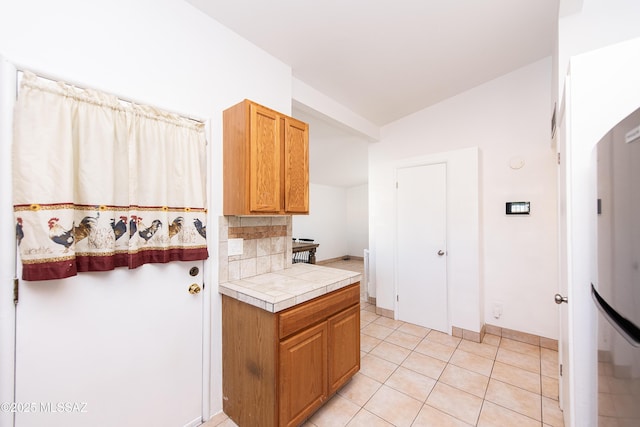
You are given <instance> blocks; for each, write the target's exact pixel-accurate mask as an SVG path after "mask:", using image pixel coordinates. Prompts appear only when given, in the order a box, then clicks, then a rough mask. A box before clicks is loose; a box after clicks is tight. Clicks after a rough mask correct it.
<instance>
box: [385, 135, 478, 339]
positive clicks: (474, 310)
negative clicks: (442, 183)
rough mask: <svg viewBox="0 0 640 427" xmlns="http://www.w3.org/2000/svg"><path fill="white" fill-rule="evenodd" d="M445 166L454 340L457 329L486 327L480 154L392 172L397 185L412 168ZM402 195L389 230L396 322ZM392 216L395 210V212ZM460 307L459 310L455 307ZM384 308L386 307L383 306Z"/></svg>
mask: <svg viewBox="0 0 640 427" xmlns="http://www.w3.org/2000/svg"><path fill="white" fill-rule="evenodd" d="M435 163H445V164H446V167H447V174H446V180H447V192H446V195H447V202H446V206H447V230H446V236H447V238H446V245H447V270H446V274H447V312H448V317H449V329H450V330H449V331H448V333H449V335H451V334H452V332H453V331H452V330H451V328H452V326H456V327H460V328H463V329H467V330H470V331H478V332H479V331H480V329H481V328H482V325H483V324H484V318H483V307H482V306H481V304H482V297H481V291H482V288H483V281H484V280H483V276H482V266H481V263H480V261H481V256H480V253H481V246H482V233H481V230H480V225H481V224H480V218H481V216H480V211H481V204H480V188H481V187H480V182H481V179H482V177H481V173H480V150H479V148H478V147H476V146H471V147H466V148H460V149H457V150H452V151H446V152H439V153H433V154H428V155H424V156H417V157H412V158H408V159H402V160H399V161H396V162H394V163H393V165H392V166H391V168H392V170H390V171H389V172H390V173H389V175H391V174H392V173H393V182H389V185H390V186H391V185H393V186H394V188H395V183H396V182H397V169H399V168H406V167H412V166H422V165H425V166H428V165H431V164H435ZM396 198H397V194H396V193H394V195H393V199H392V200H390V203H393V204H394V209H393V211H392V212H393V213H392V215H391V218H392V220H391V223H390V224H389V225H388V230H389V237H390V240H391V236H393V237H392V242H393V272H392V274H393V276H392V277H393V292H394V293H393V299H394V301H393V302H392V303H391V302H389V305H388V306H387V307H393V313H390V314H391V316H390V317H393V318H394V319H396V320H397V314H398V308H397V298H396V297H395V295H397V294H398V274H397V271H398V250H397V247H398V236H397V233H396V230H397V222H398V217H397V209H396V208H397V200H396ZM390 213H391V209H390ZM454 301H455V304H454ZM383 306H384V303H383Z"/></svg>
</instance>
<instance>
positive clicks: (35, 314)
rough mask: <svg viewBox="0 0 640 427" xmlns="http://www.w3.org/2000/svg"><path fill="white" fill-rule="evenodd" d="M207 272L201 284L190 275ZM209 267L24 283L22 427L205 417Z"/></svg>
mask: <svg viewBox="0 0 640 427" xmlns="http://www.w3.org/2000/svg"><path fill="white" fill-rule="evenodd" d="M192 267H198V269H199V273H198V274H197V275H196V276H191V275H190V269H191V268H192ZM202 267H203V262H202V261H197V262H173V263H169V264H148V265H144V266H142V267H139V268H137V269H134V270H128V269H126V268H120V269H116V270H114V271H111V272H100V273H80V275H79V276H77V277H73V278H69V279H64V280H55V281H46V282H21V284H20V301H19V303H18V306H17V318H16V382H15V386H16V402H18V403H19V404H28V405H30V407H29V408H27V410H24V411H19V412H18V413H16V417H15V426H16V427H30V426H34V427H35V426H39V427H40V426H48V427H56V426H60V427H72V426H78V427H80V426H82V427H86V426H105V427H107V426H108V427H113V426H136V425H137V426H167V427H176V426H185V425H191V426H193V425H198V424H200V422H201V419H202V379H203V377H202V354H203V353H202V325H203V323H202V318H203V297H202V294H203V293H202V292H200V293H199V294H190V293H189V291H188V289H189V286H190V285H191V284H192V283H197V284H199V286H200V287H202V270H203V268H202Z"/></svg>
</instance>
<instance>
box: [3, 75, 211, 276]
mask: <svg viewBox="0 0 640 427" xmlns="http://www.w3.org/2000/svg"><path fill="white" fill-rule="evenodd" d="M13 168H14V169H13V197H14V213H15V220H16V238H17V241H18V244H19V249H20V257H21V260H22V264H23V279H25V280H47V279H59V278H64V277H69V276H73V275H76V274H77V272H80V271H105V270H111V269H114V268H115V267H123V266H127V267H129V268H135V267H138V266H140V265H142V264H145V263H151V262H169V261H176V260H181V261H193V260H200V259H205V258H207V256H208V253H207V246H206V140H205V136H204V125H203V124H202V123H198V122H195V121H192V120H189V119H186V118H182V117H179V116H177V115H175V114H171V113H167V112H163V111H159V110H157V109H155V108H152V107H146V106H139V105H135V104H131V103H124V102H121V101H119V100H118V99H117V98H116V97H114V96H112V95H108V94H105V93H100V92H97V91H93V90H87V89H79V88H76V87H73V86H70V85H67V84H64V83H55V82H52V81H49V80H45V79H41V78H39V77H37V76H35V75H34V74H32V73H29V72H25V73H24V76H23V79H22V82H21V85H20V91H19V95H18V100H17V102H16V106H15V112H14V142H13Z"/></svg>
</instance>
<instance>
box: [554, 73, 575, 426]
mask: <svg viewBox="0 0 640 427" xmlns="http://www.w3.org/2000/svg"><path fill="white" fill-rule="evenodd" d="M569 83H570V80H569V76H567V77H566V80H565V94H564V100H565V104H564V108H561V109H560V112H559V114H558V116H559V117H558V127H557V132H558V147H559V150H558V152H559V153H560V154H559V155H560V162H559V166H558V187H559V188H558V231H559V256H560V260H559V267H560V268H559V280H558V281H559V286H558V293H559V294H560V295H561V296H563V297H568V293H569V289H568V285H569V279H570V278H569V275H570V267H569V251H570V247H569V245H570V243H571V239H570V232H569V229H568V227H569V225H568V224H569V223H568V215H569V213H568V212H567V209H568V206H569V201H568V197H570V194H569V193H568V191H567V189H568V181H567V176H568V171H569V166H570V165H569V161H570V158H569V156H568V155H567V133H568V120H569V118H568V117H567V115H568V114H569V108H568V105H567V103H568V102H569V90H570V84H569ZM549 298H552V296H551V295H549ZM569 301H571V299H569ZM570 303H571V302H569V304H570ZM558 310H559V320H560V330H559V339H558V358H559V359H560V360H559V363H560V366H561V367H559V374H560V376H559V379H560V381H559V383H558V388H559V390H558V391H559V397H560V402H559V403H560V408H562V409H563V416H564V423H565V425H566V426H570V425H572V424H571V414H572V412H571V401H570V398H571V381H570V380H571V365H570V363H569V362H570V358H569V351H570V341H569V340H570V339H571V334H569V323H570V319H569V306H568V305H567V304H564V303H563V304H560V306H559V307H558Z"/></svg>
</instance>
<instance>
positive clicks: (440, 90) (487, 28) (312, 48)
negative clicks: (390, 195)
mask: <svg viewBox="0 0 640 427" xmlns="http://www.w3.org/2000/svg"><path fill="white" fill-rule="evenodd" d="M187 1H188V2H189V3H191V4H192V5H194V6H195V7H197V8H198V9H200V10H202V11H203V12H204V13H206V14H207V15H209V16H211V17H212V18H214V19H215V20H216V21H218V22H220V23H221V24H223V25H224V26H226V27H228V28H230V29H231V30H233V31H235V32H236V33H238V34H239V35H240V36H242V37H243V38H245V39H247V40H249V41H250V42H252V43H253V44H255V45H257V46H258V47H260V48H262V49H263V50H265V51H266V52H268V53H270V54H271V55H273V56H274V57H276V58H278V59H280V60H281V61H283V62H284V63H286V64H288V65H289V66H290V67H291V69H292V73H293V76H294V77H295V78H297V79H298V80H300V81H302V82H304V83H306V84H307V85H309V86H311V87H313V88H314V89H316V90H318V91H320V92H322V93H323V94H325V95H327V96H328V97H330V98H332V99H334V100H335V101H337V102H338V103H340V104H342V105H343V106H345V107H347V108H348V109H350V110H351V111H353V112H354V113H356V114H358V115H359V116H361V117H363V118H364V119H366V120H368V121H369V122H371V123H373V124H375V125H378V126H384V125H385V124H388V123H390V122H392V121H395V120H397V119H399V118H401V117H404V116H406V115H408V114H411V113H414V112H416V111H419V110H421V109H424V108H426V107H428V106H430V105H433V104H436V103H438V102H440V101H443V100H445V99H447V98H449V97H451V96H454V95H457V94H460V93H462V92H464V91H466V90H469V89H471V88H473V87H475V86H477V85H479V84H482V83H484V82H487V81H489V80H492V79H494V78H497V77H499V76H501V75H504V74H507V73H509V72H511V71H513V70H516V69H518V68H520V67H523V66H525V65H528V64H530V63H532V62H535V61H537V60H539V59H542V58H545V57H547V56H550V55H551V54H552V52H553V47H554V35H555V33H556V25H557V17H558V3H559V0H323V1H317V0H316V1H314V0H269V1H265V0H187ZM295 113H297V114H298V115H296V114H295ZM299 115H305V113H303V112H301V111H297V110H296V111H294V116H296V117H299ZM299 118H301V119H303V120H304V118H303V117H299ZM306 118H307V119H309V120H308V121H309V122H310V125H311V126H310V127H311V129H314V128H323V129H320V130H318V131H317V133H318V134H321V135H322V138H323V140H324V141H325V142H323V143H322V144H321V147H318V149H317V150H316V154H317V153H319V152H321V151H327V152H326V153H324V154H323V155H328V154H330V153H332V156H330V159H331V160H335V157H336V156H335V153H336V151H335V148H336V147H334V146H332V145H331V143H330V142H327V141H334V140H340V141H342V139H343V138H345V139H346V140H348V141H350V143H351V144H354V143H355V141H357V144H356V145H362V146H363V147H365V148H364V149H365V154H364V156H365V159H366V144H361V143H362V141H363V140H362V139H360V138H357V137H355V136H354V135H355V134H349V133H348V132H345V131H344V130H343V129H335V127H334V126H332V125H330V124H328V123H326V122H319V123H316V121H317V120H318V119H317V118H316V117H313V116H310V115H309V117H306ZM324 127H326V129H324ZM332 131H335V132H336V134H335V135H333V136H332V135H331V132H332ZM311 138H314V135H313V130H312V131H311ZM314 143H315V141H313V140H312V141H311V144H312V152H311V155H312V156H313V155H314V152H313V144H314ZM345 143H346V142H344V141H343V142H339V143H338V147H342V148H344V144H345ZM316 145H318V144H316ZM327 145H331V146H330V147H326V146H327ZM350 151H356V152H358V151H359V150H358V149H354V150H350ZM338 152H339V151H338ZM331 157H332V158H331ZM313 166H314V158H313V157H312V160H311V167H312V174H313ZM358 167H359V166H358ZM321 169H323V170H324V169H327V168H326V167H324V166H322V167H321ZM329 170H331V169H329ZM330 175H331V174H330ZM349 179H351V178H349ZM311 180H312V182H314V180H313V176H312V177H311ZM365 181H366V178H365ZM327 185H334V184H327ZM348 185H350V184H348Z"/></svg>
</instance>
